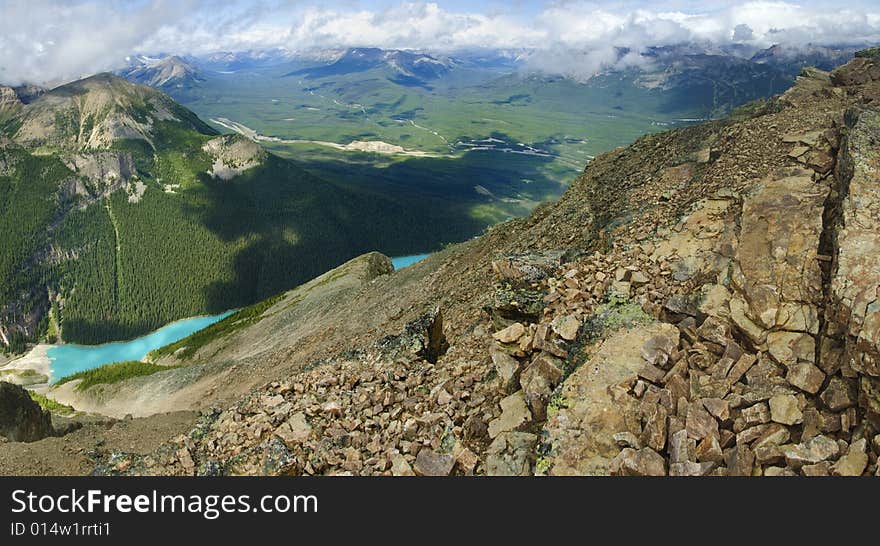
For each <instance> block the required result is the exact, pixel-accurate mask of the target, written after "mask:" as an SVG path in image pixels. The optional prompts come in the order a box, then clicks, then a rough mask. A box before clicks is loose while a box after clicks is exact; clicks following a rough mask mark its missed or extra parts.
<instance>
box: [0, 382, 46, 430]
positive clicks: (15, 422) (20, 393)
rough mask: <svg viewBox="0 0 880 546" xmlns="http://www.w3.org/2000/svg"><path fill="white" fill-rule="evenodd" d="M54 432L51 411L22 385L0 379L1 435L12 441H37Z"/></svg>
mask: <svg viewBox="0 0 880 546" xmlns="http://www.w3.org/2000/svg"><path fill="white" fill-rule="evenodd" d="M53 434H54V429H53V428H52V416H51V415H50V414H49V412H48V411H45V410H43V409H42V408H40V406H39V405H38V404H37V403H36V402H34V401H33V400H32V399H31V397H30V395H29V394H28V392H27V391H26V390H25V389H23V388H22V387H19V386H18V385H13V384H12V383H6V382H5V381H0V436H5V437H6V438H7V439H8V440H10V441H12V442H35V441H37V440H41V439H43V438H45V437H47V436H52V435H53Z"/></svg>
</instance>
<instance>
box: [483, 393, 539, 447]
mask: <svg viewBox="0 0 880 546" xmlns="http://www.w3.org/2000/svg"><path fill="white" fill-rule="evenodd" d="M531 421H532V413H531V412H530V411H529V407H528V405H527V404H526V398H525V395H524V393H523V391H517V392H515V393H513V394H511V395H510V396H508V397H506V398H503V399H502V400H501V415H500V416H499V417H498V418H496V419H493V420H491V421H489V437H490V438H495V437H496V436H498V435H499V434H500V433H502V432H507V431H513V430H517V429H519V428H521V427H523V426H525V425H527V424H529V423H530V422H531Z"/></svg>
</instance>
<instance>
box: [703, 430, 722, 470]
mask: <svg viewBox="0 0 880 546" xmlns="http://www.w3.org/2000/svg"><path fill="white" fill-rule="evenodd" d="M696 456H697V461H699V462H706V461H710V462H713V463H718V464H720V463H721V462H722V461H723V460H724V454H723V453H722V452H721V444H719V443H718V439H717V438H715V437H714V436H708V437H706V438H703V439H702V440H701V441H700V443H699V444H697V449H696Z"/></svg>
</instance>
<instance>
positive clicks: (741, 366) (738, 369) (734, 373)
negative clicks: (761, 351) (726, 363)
mask: <svg viewBox="0 0 880 546" xmlns="http://www.w3.org/2000/svg"><path fill="white" fill-rule="evenodd" d="M757 361H758V357H757V356H755V355H753V354H749V353H745V354H744V355H742V356H741V357H739V359H738V360H737V361H736V364H734V365H733V367H732V368H730V372H728V374H727V380H728V381H730V382H731V383H736V382H737V381H739V380H740V378H742V376H743V375H745V373H746V372H747V371H749V369H750V368H751V367H752V366H753V365H754V364H755V362H757Z"/></svg>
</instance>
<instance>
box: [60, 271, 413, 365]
mask: <svg viewBox="0 0 880 546" xmlns="http://www.w3.org/2000/svg"><path fill="white" fill-rule="evenodd" d="M428 256H430V254H413V255H412V256H400V257H397V258H391V263H392V264H394V269H403V268H404V267H408V266H410V265H412V264H414V263H416V262H419V261H421V260H424V259H425V258H427V257H428ZM232 313H233V311H227V312H226V313H222V314H220V315H214V316H209V317H195V318H190V319H183V320H179V321H177V322H172V323H171V324H169V325H167V326H163V327H162V328H159V329H158V330H156V331H155V332H153V333H151V334H147V335H145V336H143V337H139V338H137V339H133V340H131V341H120V342H114V343H105V344H103V345H72V344H71V345H59V346H57V347H52V348H51V349H49V351H48V353H47V354H48V356H49V361H50V365H49V368H50V370H51V371H52V378H53V380H57V379H60V378H62V377H65V376H68V375H71V374H74V373H77V372H82V371H85V370H91V369H93V368H97V367H99V366H104V365H105V364H112V363H114V362H125V361H128V360H140V359H142V358H143V357H145V356H147V353H149V352H150V351H152V350H154V349H158V348H160V347H164V346H165V345H168V344H169V343H174V342H175V341H178V340H181V339H183V338H185V337H187V336H189V335H191V334H193V333H195V332H198V331H199V330H202V329H204V328H207V327H208V326H210V325H212V324H214V323H215V322H217V321H219V320H222V319H224V318H226V317H228V316H229V315H230V314H232Z"/></svg>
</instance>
